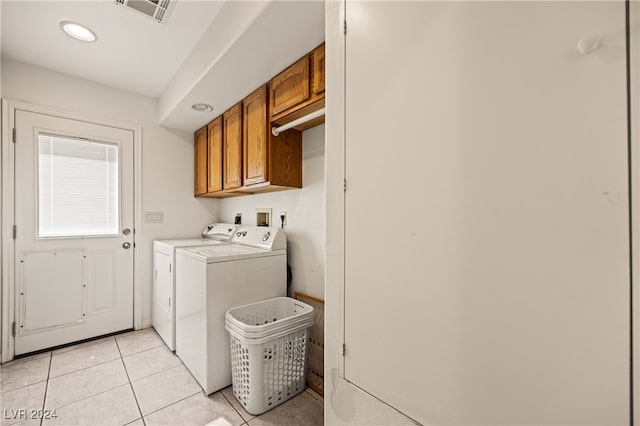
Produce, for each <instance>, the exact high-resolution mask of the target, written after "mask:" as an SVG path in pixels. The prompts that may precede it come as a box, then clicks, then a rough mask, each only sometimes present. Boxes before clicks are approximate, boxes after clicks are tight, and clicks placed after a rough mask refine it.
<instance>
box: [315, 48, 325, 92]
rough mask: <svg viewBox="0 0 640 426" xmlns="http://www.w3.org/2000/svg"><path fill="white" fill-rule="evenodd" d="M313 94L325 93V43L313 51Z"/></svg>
mask: <svg viewBox="0 0 640 426" xmlns="http://www.w3.org/2000/svg"><path fill="white" fill-rule="evenodd" d="M312 57H313V83H312V90H313V93H315V94H316V95H319V94H320V93H322V92H324V80H325V77H324V43H323V44H322V45H321V46H318V47H317V48H316V50H314V51H313V56H312Z"/></svg>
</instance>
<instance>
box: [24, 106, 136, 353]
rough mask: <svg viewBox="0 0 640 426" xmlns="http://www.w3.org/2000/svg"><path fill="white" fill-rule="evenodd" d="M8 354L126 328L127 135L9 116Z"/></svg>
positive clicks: (47, 118)
mask: <svg viewBox="0 0 640 426" xmlns="http://www.w3.org/2000/svg"><path fill="white" fill-rule="evenodd" d="M15 128H16V136H17V137H16V143H15V170H16V173H15V223H16V230H15V257H16V260H15V261H16V265H15V267H16V269H15V270H16V282H15V294H16V309H15V312H16V318H15V322H16V335H15V353H16V355H18V354H23V353H27V352H32V351H35V350H39V349H43V348H47V347H52V346H56V345H61V344H65V343H69V342H73V341H77V340H82V339H86V338H90V337H95V336H99V335H102V334H106V333H110V332H115V331H119V330H124V329H128V328H132V327H133V255H134V250H133V243H134V241H133V235H134V233H133V217H134V216H133V196H134V194H133V188H134V184H133V132H132V131H131V130H124V129H120V128H115V127H109V126H104V125H99V124H94V123H89V122H85V121H77V120H72V119H68V118H62V117H56V116H52V115H45V114H40V113H35V112H30V111H23V110H16V111H15Z"/></svg>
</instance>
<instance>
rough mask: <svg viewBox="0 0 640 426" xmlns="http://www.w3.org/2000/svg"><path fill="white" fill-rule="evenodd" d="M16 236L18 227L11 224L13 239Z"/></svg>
mask: <svg viewBox="0 0 640 426" xmlns="http://www.w3.org/2000/svg"><path fill="white" fill-rule="evenodd" d="M17 236H18V227H17V226H15V225H13V239H14V240H15V239H16V237H17Z"/></svg>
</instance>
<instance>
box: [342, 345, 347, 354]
mask: <svg viewBox="0 0 640 426" xmlns="http://www.w3.org/2000/svg"><path fill="white" fill-rule="evenodd" d="M346 353H347V345H345V344H344V343H343V344H342V356H344V354H346Z"/></svg>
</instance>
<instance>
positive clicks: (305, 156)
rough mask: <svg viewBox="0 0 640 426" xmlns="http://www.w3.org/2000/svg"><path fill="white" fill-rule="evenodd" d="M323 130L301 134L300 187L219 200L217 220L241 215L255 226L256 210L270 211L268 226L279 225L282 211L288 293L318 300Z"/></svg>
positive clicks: (321, 265) (321, 262) (321, 260)
mask: <svg viewBox="0 0 640 426" xmlns="http://www.w3.org/2000/svg"><path fill="white" fill-rule="evenodd" d="M324 127H325V126H324V125H320V126H316V127H314V128H312V129H309V130H306V131H305V132H303V134H302V188H300V189H291V190H285V191H279V192H272V193H266V194H256V195H246V196H240V197H232V198H225V199H222V200H221V201H220V219H221V220H222V221H224V222H230V223H233V219H234V217H235V215H236V213H241V214H242V223H243V224H246V225H255V224H256V209H259V208H270V209H272V215H273V217H272V222H271V225H272V226H280V217H279V216H280V212H282V211H286V212H287V224H286V227H285V230H286V233H287V249H288V263H289V265H290V266H291V271H292V276H293V278H292V282H291V290H292V291H299V292H301V293H305V294H308V295H310V296H313V297H316V298H319V299H324V233H325V220H324V217H325V207H324V184H325V180H324V167H325V165H324V158H325V156H324V140H325V136H324Z"/></svg>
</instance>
